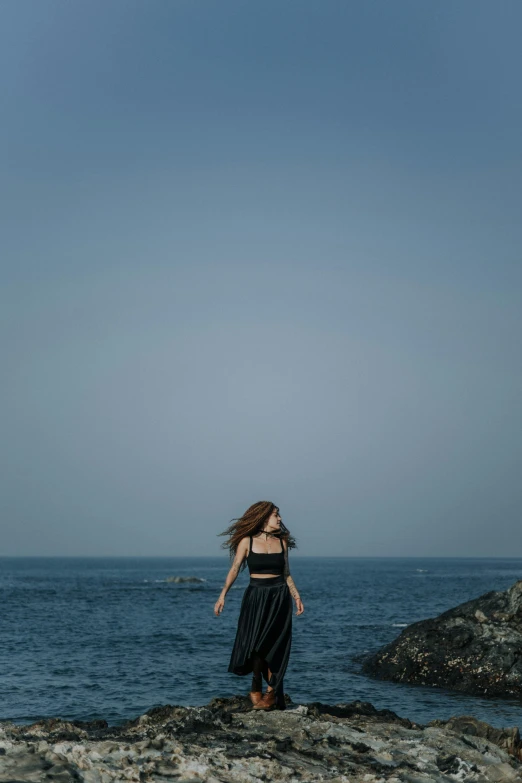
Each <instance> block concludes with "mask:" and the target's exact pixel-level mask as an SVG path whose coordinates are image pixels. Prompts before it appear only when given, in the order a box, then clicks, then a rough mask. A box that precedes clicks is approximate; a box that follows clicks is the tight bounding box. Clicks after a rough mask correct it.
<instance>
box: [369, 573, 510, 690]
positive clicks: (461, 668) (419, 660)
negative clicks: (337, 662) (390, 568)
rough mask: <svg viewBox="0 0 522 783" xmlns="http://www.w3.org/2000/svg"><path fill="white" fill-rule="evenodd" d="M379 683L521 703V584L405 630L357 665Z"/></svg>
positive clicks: (462, 605) (482, 597)
mask: <svg viewBox="0 0 522 783" xmlns="http://www.w3.org/2000/svg"><path fill="white" fill-rule="evenodd" d="M363 672H364V673H365V674H369V675H371V676H374V677H378V678H379V679H383V680H394V681H395V682H408V683H412V684H416V685H433V686H440V687H443V688H450V689H452V690H457V691H463V692H464V693H470V694H474V695H480V696H486V697H495V698H499V697H503V698H516V699H521V698H522V581H519V582H516V583H515V584H514V585H513V586H512V587H510V588H509V590H506V591H505V592H491V593H486V594H485V595H483V596H481V597H480V598H476V599H474V600H473V601H468V602H467V603H465V604H461V605H460V606H457V607H456V608H455V609H450V610H449V611H447V612H444V613H443V614H441V615H439V617H436V618H435V619H432V620H423V621H421V622H419V623H413V625H410V626H408V628H405V629H404V631H403V632H402V633H401V634H400V636H399V637H398V638H397V639H396V640H395V641H393V642H391V643H390V644H388V645H386V646H385V647H383V648H382V649H381V650H379V651H378V652H376V653H375V654H373V655H371V656H369V657H368V658H367V659H366V660H365V661H364V663H363Z"/></svg>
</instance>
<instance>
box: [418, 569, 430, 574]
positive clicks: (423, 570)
mask: <svg viewBox="0 0 522 783" xmlns="http://www.w3.org/2000/svg"><path fill="white" fill-rule="evenodd" d="M415 570H416V572H417V573H418V574H428V573H429V571H428V569H427V568H416V569H415Z"/></svg>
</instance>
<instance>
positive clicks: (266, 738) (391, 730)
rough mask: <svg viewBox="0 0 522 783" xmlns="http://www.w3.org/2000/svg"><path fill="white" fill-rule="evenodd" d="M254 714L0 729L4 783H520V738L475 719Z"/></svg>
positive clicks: (237, 708)
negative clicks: (425, 720)
mask: <svg viewBox="0 0 522 783" xmlns="http://www.w3.org/2000/svg"><path fill="white" fill-rule="evenodd" d="M287 703H288V708H287V710H286V711H283V712H281V711H270V712H260V711H254V710H252V709H251V708H250V705H249V702H248V701H247V699H246V698H244V697H234V698H231V699H214V700H213V701H211V702H210V703H209V704H208V705H207V706H205V707H178V706H166V707H158V708H155V709H152V710H150V711H149V712H148V713H146V714H145V715H142V716H141V717H140V718H138V719H137V720H135V721H131V722H129V723H127V724H125V725H123V726H119V727H108V726H107V724H106V723H105V722H104V721H95V722H93V723H81V722H64V721H61V720H54V719H50V720H46V721H41V722H39V723H35V724H33V725H32V726H14V725H12V724H6V723H4V724H0V781H4V783H6V781H10V782H11V783H21V782H22V781H34V782H36V781H42V783H43V781H46V783H47V781H50V780H52V781H57V782H58V783H72V781H76V782H78V781H83V783H112V782H113V781H136V783H138V781H141V783H148V782H149V781H150V782H151V783H152V781H154V782H155V783H163V782H165V783H167V782H168V781H171V782H172V781H176V783H201V782H202V781H206V782H207V783H261V782H262V781H285V783H311V782H312V781H314V783H315V781H318V780H323V781H331V783H383V782H384V781H389V783H429V782H431V783H443V782H444V781H447V782H449V781H451V782H452V783H454V781H470V782H471V781H474V782H476V783H487V781H495V782H501V781H522V764H521V763H520V759H521V758H522V743H521V740H520V735H519V732H518V729H508V730H501V729H500V730H499V729H494V728H492V727H491V726H489V725H488V724H486V723H482V722H480V721H477V720H475V719H473V718H466V717H464V718H453V719H451V720H450V721H447V722H433V723H432V724H429V725H428V726H420V725H416V724H414V723H411V722H410V721H409V720H407V719H403V718H399V717H398V716H397V715H395V713H393V712H390V711H388V710H376V709H375V708H374V707H372V705H371V704H365V703H361V702H353V703H351V704H335V705H327V704H321V703H318V702H314V703H311V704H306V705H305V704H303V705H293V704H292V703H291V702H290V700H289V699H288V697H287Z"/></svg>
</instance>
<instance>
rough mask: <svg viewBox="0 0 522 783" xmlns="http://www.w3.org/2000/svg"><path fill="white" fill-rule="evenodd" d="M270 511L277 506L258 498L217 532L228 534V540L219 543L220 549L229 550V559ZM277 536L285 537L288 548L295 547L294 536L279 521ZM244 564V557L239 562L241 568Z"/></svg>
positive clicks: (265, 519)
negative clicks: (257, 500)
mask: <svg viewBox="0 0 522 783" xmlns="http://www.w3.org/2000/svg"><path fill="white" fill-rule="evenodd" d="M272 511H279V507H278V506H276V505H275V503H272V501H270V500H260V501H259V502H258V503H254V504H253V505H252V506H250V507H249V508H247V510H246V511H245V513H244V514H243V515H242V516H241V517H238V518H237V519H231V520H230V525H229V526H228V527H227V529H226V530H225V531H224V532H223V533H218V536H228V537H229V538H228V540H227V541H224V542H223V543H222V544H221V548H222V549H229V550H230V559H231V560H233V559H234V557H235V556H236V552H237V547H238V544H239V542H240V541H241V539H242V538H244V537H245V536H255V535H256V534H257V533H259V531H260V530H262V529H263V527H264V526H265V525H266V523H267V522H268V519H269V517H270V515H271V514H272ZM274 535H276V536H277V538H281V539H285V541H286V543H287V547H288V549H295V548H296V547H297V543H296V540H295V538H294V537H293V536H292V535H291V533H290V531H289V530H288V528H287V527H286V525H284V524H283V522H282V521H281V531H280V532H279V533H274ZM245 566H246V559H245V560H243V562H242V564H241V570H243V568H245Z"/></svg>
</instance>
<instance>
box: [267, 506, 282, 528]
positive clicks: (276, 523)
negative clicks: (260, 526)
mask: <svg viewBox="0 0 522 783" xmlns="http://www.w3.org/2000/svg"><path fill="white" fill-rule="evenodd" d="M268 527H271V528H273V529H274V530H280V529H281V515H280V514H279V509H278V508H274V510H273V511H272V513H271V514H270V516H269V517H268Z"/></svg>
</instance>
